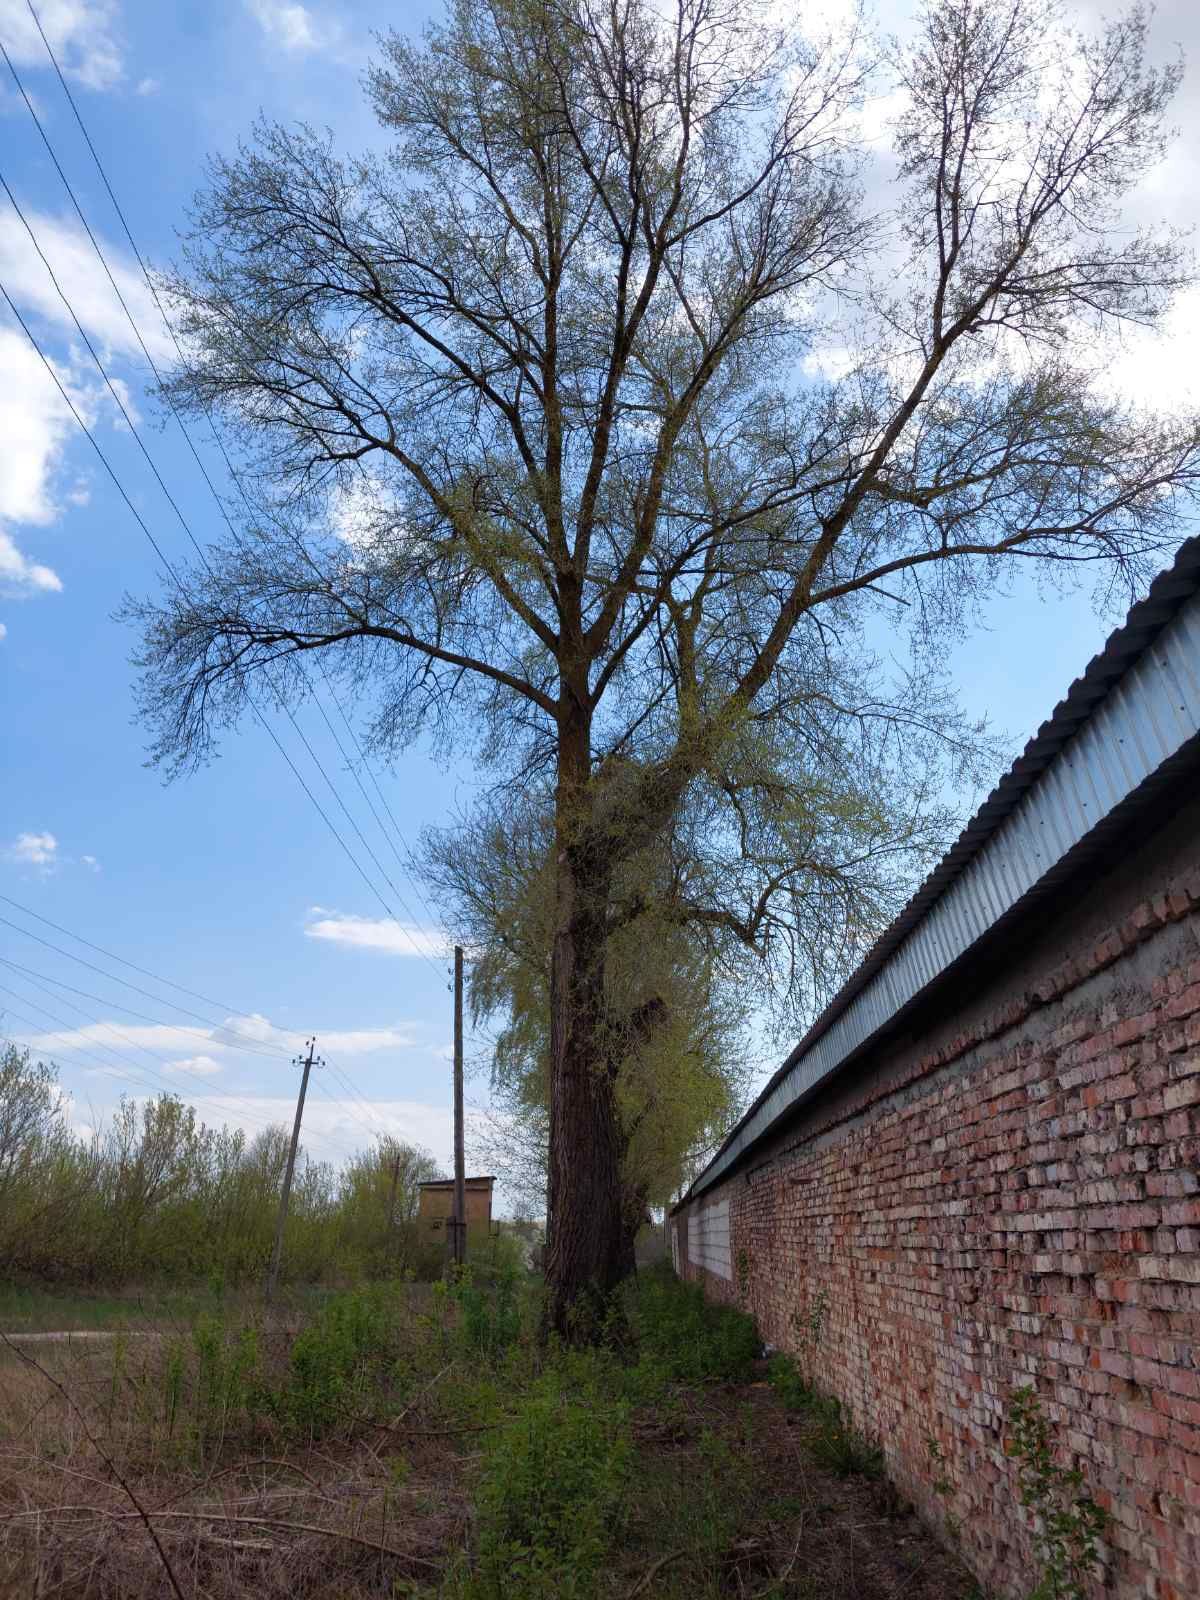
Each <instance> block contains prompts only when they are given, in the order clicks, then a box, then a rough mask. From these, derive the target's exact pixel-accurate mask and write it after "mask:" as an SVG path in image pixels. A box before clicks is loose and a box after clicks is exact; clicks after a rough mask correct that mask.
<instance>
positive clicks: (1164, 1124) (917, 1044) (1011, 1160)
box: [675, 805, 1200, 1600]
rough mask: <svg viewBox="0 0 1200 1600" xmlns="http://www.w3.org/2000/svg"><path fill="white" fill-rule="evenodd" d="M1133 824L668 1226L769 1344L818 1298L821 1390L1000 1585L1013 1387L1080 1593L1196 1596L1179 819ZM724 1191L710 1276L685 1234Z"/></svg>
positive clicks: (1196, 812) (1193, 854)
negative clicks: (1053, 1490) (1051, 1437)
mask: <svg viewBox="0 0 1200 1600" xmlns="http://www.w3.org/2000/svg"><path fill="white" fill-rule="evenodd" d="M1141 839H1142V841H1143V842H1142V843H1141V844H1140V846H1139V848H1138V849H1137V850H1136V851H1135V850H1132V849H1130V850H1129V851H1127V852H1126V854H1125V857H1124V859H1123V860H1122V861H1121V862H1120V864H1119V865H1118V866H1117V867H1116V868H1115V869H1114V870H1113V871H1111V872H1110V873H1109V874H1108V875H1107V876H1106V877H1104V878H1103V879H1100V880H1097V881H1093V883H1092V884H1091V885H1090V886H1089V887H1086V888H1085V889H1078V890H1076V891H1074V892H1071V893H1068V894H1064V895H1062V896H1061V897H1060V902H1059V903H1060V905H1062V904H1064V903H1065V904H1067V905H1069V910H1064V911H1062V912H1061V913H1060V914H1059V915H1058V916H1057V917H1056V918H1055V919H1054V920H1053V921H1051V920H1050V919H1049V917H1048V915H1047V913H1046V911H1045V909H1044V908H1043V911H1042V912H1041V913H1040V926H1039V927H1038V928H1037V929H1030V928H1026V929H1024V930H1023V931H1020V932H1019V933H1018V934H1017V935H1016V936H1015V937H1012V938H1010V940H1009V943H1008V946H1007V948H1006V949H1005V950H1003V951H1002V952H1001V953H1000V955H999V956H996V955H993V956H992V957H991V958H990V965H989V967H988V968H987V969H984V968H982V967H979V968H977V970H976V971H975V973H973V974H968V975H967V976H966V977H964V978H962V979H960V980H959V982H958V984H957V986H956V989H955V992H954V993H953V995H951V997H950V998H947V997H946V995H945V993H943V994H942V996H941V998H940V1000H938V1001H937V1003H936V1007H933V1008H930V1009H929V1010H928V1011H927V1014H926V1015H925V1016H924V1017H921V1018H917V1019H916V1020H915V1021H914V1022H913V1023H911V1024H910V1025H909V1028H908V1032H907V1036H906V1037H904V1038H902V1039H896V1040H893V1041H892V1042H890V1043H887V1044H884V1045H882V1046H880V1047H879V1048H877V1049H876V1050H875V1052H874V1053H873V1054H870V1055H868V1056H866V1057H865V1058H864V1059H863V1060H862V1061H860V1062H859V1063H857V1064H855V1065H853V1066H851V1067H850V1068H849V1069H847V1071H846V1072H845V1073H844V1074H842V1075H841V1077H840V1078H839V1079H838V1080H835V1082H834V1084H832V1085H831V1086H829V1088H828V1089H827V1090H826V1091H825V1092H824V1094H823V1095H822V1096H821V1097H820V1098H818V1099H815V1100H813V1101H812V1102H810V1104H809V1106H808V1107H806V1108H805V1109H804V1110H803V1111H801V1112H800V1113H799V1116H798V1119H797V1120H794V1121H793V1122H792V1123H791V1125H790V1126H789V1127H787V1128H786V1129H785V1130H784V1131H782V1132H780V1133H779V1134H778V1135H777V1136H773V1139H772V1141H771V1142H770V1143H768V1142H764V1143H763V1144H762V1145H760V1146H759V1147H757V1148H756V1149H754V1150H753V1151H751V1152H750V1154H749V1155H748V1157H747V1158H746V1160H745V1162H744V1163H743V1164H742V1166H741V1167H740V1168H739V1169H738V1170H736V1171H735V1172H734V1173H733V1174H732V1175H731V1176H730V1177H729V1178H728V1179H727V1180H726V1181H725V1182H723V1183H721V1184H720V1185H718V1186H716V1187H714V1188H713V1189H711V1190H709V1191H707V1192H705V1193H704V1194H702V1195H701V1196H700V1197H699V1199H698V1200H697V1201H695V1202H693V1203H692V1204H691V1205H690V1206H689V1207H688V1208H687V1209H686V1210H685V1211H682V1212H680V1213H679V1214H678V1216H677V1217H676V1218H675V1223H676V1226H677V1228H678V1233H677V1236H676V1237H677V1240H678V1248H679V1252H680V1255H681V1257H682V1256H684V1255H685V1253H686V1255H687V1257H688V1260H687V1265H686V1271H687V1273H688V1275H689V1276H691V1277H695V1278H699V1279H701V1280H702V1281H703V1282H704V1283H705V1286H706V1290H707V1292H708V1293H710V1294H711V1295H712V1296H713V1297H719V1298H723V1299H726V1300H730V1301H734V1302H737V1301H739V1300H740V1301H741V1302H742V1303H743V1304H745V1305H746V1306H747V1308H748V1309H749V1310H751V1311H752V1312H753V1313H754V1315H755V1317H756V1318H757V1320H758V1324H759V1327H760V1329H761V1331H762V1334H763V1337H764V1339H766V1340H767V1341H768V1342H769V1343H771V1344H773V1345H775V1346H777V1347H779V1348H782V1349H785V1350H792V1351H796V1350H797V1347H798V1334H799V1330H800V1329H801V1328H802V1327H803V1325H804V1323H805V1321H806V1319H808V1318H809V1317H810V1316H811V1314H812V1312H813V1311H814V1309H815V1308H817V1307H818V1305H821V1304H822V1303H823V1305H824V1313H823V1318H822V1336H821V1339H820V1343H819V1347H818V1349H817V1351H816V1356H815V1367H816V1374H817V1379H818V1382H819V1383H820V1384H821V1385H822V1386H823V1387H825V1388H826V1389H827V1390H828V1391H830V1392H832V1393H834V1394H836V1395H838V1397H839V1398H840V1399H841V1400H842V1401H843V1402H844V1403H845V1404H846V1405H847V1406H848V1408H849V1410H850V1411H851V1413H852V1415H853V1418H854V1421H855V1423H856V1425H857V1426H858V1427H859V1428H861V1429H862V1430H863V1431H865V1432H866V1433H868V1434H870V1435H871V1436H872V1437H874V1438H875V1439H877V1440H878V1442H879V1443H880V1444H881V1445H882V1447H883V1449H884V1451H885V1453H886V1456H887V1460H888V1463H889V1470H890V1473H891V1475H892V1477H893V1478H894V1480H895V1481H896V1482H897V1484H898V1485H899V1486H900V1487H901V1488H902V1489H903V1490H904V1492H906V1493H907V1494H908V1495H909V1496H910V1497H911V1498H912V1500H913V1501H914V1502H915V1503H916V1504H917V1506H918V1507H919V1509H920V1510H921V1511H922V1512H923V1513H924V1514H925V1515H926V1516H927V1517H928V1518H929V1519H931V1520H932V1521H935V1522H942V1523H944V1522H945V1521H946V1519H947V1515H949V1516H951V1517H953V1519H954V1520H955V1522H956V1524H957V1526H958V1528H959V1530H960V1531H959V1535H958V1538H959V1542H960V1545H961V1547H962V1548H963V1550H964V1554H965V1555H966V1556H967V1559H968V1560H969V1562H970V1563H971V1565H972V1567H973V1568H974V1570H975V1572H976V1574H977V1576H978V1577H979V1578H980V1579H981V1580H982V1581H983V1582H984V1583H985V1585H987V1586H988V1587H989V1588H990V1589H992V1590H994V1591H995V1592H996V1593H998V1594H1001V1595H1006V1596H1014V1597H1015V1596H1020V1595H1023V1594H1025V1593H1027V1592H1028V1590H1029V1588H1030V1587H1031V1585H1032V1582H1033V1580H1034V1577H1035V1569H1034V1567H1033V1564H1032V1560H1031V1556H1030V1541H1029V1535H1028V1529H1027V1526H1026V1524H1025V1521H1024V1513H1022V1512H1021V1510H1020V1508H1019V1505H1018V1502H1017V1498H1016V1492H1015V1475H1014V1471H1013V1468H1012V1464H1011V1463H1010V1462H1009V1461H1008V1460H1007V1459H1006V1457H1005V1454H1004V1449H1003V1442H1004V1437H1005V1425H1004V1416H1005V1412H1006V1409H1007V1406H1008V1403H1009V1398H1010V1396H1011V1394H1012V1391H1013V1389H1014V1388H1015V1387H1017V1386H1019V1385H1023V1384H1029V1383H1033V1384H1035V1385H1036V1386H1037V1389H1038V1392H1039V1394H1040V1395H1041V1397H1042V1400H1043V1404H1044V1406H1045V1409H1046V1412H1047V1415H1048V1416H1049V1417H1050V1418H1051V1420H1052V1422H1053V1425H1054V1428H1055V1432H1056V1436H1057V1438H1058V1439H1059V1440H1060V1441H1061V1445H1062V1449H1063V1453H1064V1457H1067V1456H1069V1457H1070V1458H1071V1459H1072V1461H1073V1462H1074V1463H1075V1464H1078V1465H1079V1466H1080V1467H1081V1468H1082V1469H1083V1472H1084V1474H1085V1477H1086V1479H1087V1482H1088V1485H1089V1487H1090V1489H1091V1491H1092V1493H1093V1494H1094V1495H1095V1497H1096V1499H1097V1500H1098V1501H1099V1502H1100V1503H1101V1504H1102V1505H1104V1506H1105V1507H1106V1509H1107V1510H1108V1511H1109V1512H1110V1514H1111V1517H1112V1519H1113V1520H1112V1523H1111V1527H1110V1531H1109V1535H1108V1539H1107V1545H1108V1549H1107V1555H1106V1560H1107V1563H1108V1566H1107V1573H1106V1587H1105V1588H1104V1591H1103V1592H1104V1593H1106V1594H1112V1595H1115V1596H1118V1597H1132V1596H1135V1595H1136V1596H1154V1597H1156V1600H1184V1597H1185V1596H1186V1597H1190V1600H1194V1597H1195V1596H1196V1595H1197V1594H1200V870H1198V867H1200V808H1198V807H1197V806H1195V805H1190V806H1188V807H1187V808H1186V809H1183V810H1181V811H1178V812H1177V813H1176V814H1175V816H1174V817H1173V818H1171V819H1170V820H1168V821H1167V822H1166V823H1164V824H1161V825H1160V826H1159V827H1158V828H1157V829H1156V830H1154V831H1153V832H1152V833H1150V835H1149V836H1147V831H1146V830H1145V829H1143V830H1142V831H1141ZM720 1202H727V1203H728V1214H729V1226H730V1238H729V1249H730V1252H731V1258H732V1264H733V1268H734V1270H733V1273H732V1276H731V1277H728V1276H725V1275H724V1274H723V1273H713V1272H712V1271H710V1270H707V1268H706V1267H705V1266H704V1265H702V1264H699V1262H698V1256H699V1258H700V1260H701V1261H702V1259H703V1252H697V1251H696V1250H694V1249H692V1248H691V1247H689V1245H688V1239H689V1227H690V1226H693V1219H694V1218H695V1217H696V1216H697V1214H698V1213H699V1211H700V1208H701V1206H704V1207H706V1208H711V1207H712V1206H713V1205H714V1204H718V1203H720ZM692 1236H693V1237H695V1236H696V1235H695V1233H694V1232H693V1235H692ZM930 1439H933V1440H935V1441H936V1443H937V1446H938V1448H939V1449H940V1451H941V1453H942V1455H943V1457H944V1461H945V1464H944V1466H939V1467H938V1468H936V1469H935V1468H934V1466H933V1458H932V1454H931V1449H930V1443H929V1441H930ZM942 1472H945V1474H946V1475H947V1476H948V1478H949V1480H950V1482H951V1485H952V1494H951V1495H950V1497H949V1498H948V1500H946V1501H943V1500H942V1499H941V1498H940V1497H939V1496H938V1495H937V1494H936V1493H935V1492H934V1490H933V1488H932V1482H933V1480H934V1479H935V1478H937V1477H938V1476H939V1475H940V1474H941V1473H942Z"/></svg>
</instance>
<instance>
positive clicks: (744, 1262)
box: [737, 1249, 750, 1300]
mask: <svg viewBox="0 0 1200 1600" xmlns="http://www.w3.org/2000/svg"><path fill="white" fill-rule="evenodd" d="M737 1286H738V1299H739V1300H746V1299H747V1298H748V1297H749V1294H750V1252H749V1251H748V1250H745V1249H742V1250H739V1251H738V1253H737Z"/></svg>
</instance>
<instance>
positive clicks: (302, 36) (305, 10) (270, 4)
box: [246, 0, 342, 55]
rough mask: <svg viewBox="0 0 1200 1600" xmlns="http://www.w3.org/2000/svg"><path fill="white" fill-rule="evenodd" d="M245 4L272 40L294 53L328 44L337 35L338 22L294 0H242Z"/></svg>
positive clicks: (306, 51) (318, 48) (302, 52)
mask: <svg viewBox="0 0 1200 1600" xmlns="http://www.w3.org/2000/svg"><path fill="white" fill-rule="evenodd" d="M246 8H247V10H248V11H249V12H250V15H251V16H252V17H253V18H254V20H255V21H256V22H257V23H258V25H259V27H260V28H261V29H262V31H263V32H264V33H265V34H266V36H267V38H268V40H269V41H270V42H271V43H272V44H274V45H277V46H278V47H279V48H280V49H281V50H286V51H288V52H290V53H293V54H296V55H304V54H307V53H308V52H309V51H312V50H321V49H325V48H328V47H329V46H330V45H332V44H334V43H336V41H337V40H338V39H339V38H340V37H341V33H342V29H341V24H340V23H338V22H336V21H334V20H333V19H332V18H329V17H323V16H318V15H317V14H316V13H315V12H313V11H311V10H310V9H309V7H308V6H302V5H299V4H297V3H296V0H246Z"/></svg>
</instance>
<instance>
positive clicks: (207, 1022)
mask: <svg viewBox="0 0 1200 1600" xmlns="http://www.w3.org/2000/svg"><path fill="white" fill-rule="evenodd" d="M4 898H7V896H5V897H4ZM0 924H2V925H3V926H4V927H6V928H12V930H13V931H14V932H15V933H19V934H21V936H22V937H23V938H26V939H32V940H33V941H34V943H35V944H40V945H42V946H44V948H45V949H47V950H53V951H54V953H55V955H59V956H65V957H66V959H67V960H68V961H75V962H77V963H78V964H79V965H80V966H81V967H86V968H87V969H88V971H89V972H95V973H96V974H98V976H100V977H101V978H107V979H108V980H109V982H110V983H120V984H123V985H124V987H125V988H126V989H132V990H133V992H134V994H140V995H142V996H143V997H144V998H145V999H147V1000H153V1001H154V1003H155V1004H156V1005H160V1006H167V1007H169V1008H170V1009H171V1010H172V1011H178V1012H179V1013H180V1015H181V1016H185V1017H191V1018H192V1020H193V1021H195V1022H202V1023H203V1024H204V1026H205V1027H206V1028H220V1029H222V1030H223V1031H224V1032H226V1033H229V1034H232V1035H233V1037H234V1038H236V1039H239V1040H245V1039H247V1035H245V1034H242V1033H239V1032H238V1030H237V1029H236V1028H231V1027H230V1026H229V1025H228V1023H226V1022H225V1021H221V1022H214V1021H213V1020H212V1018H211V1017H203V1016H201V1015H200V1013H199V1012H198V1011H191V1010H189V1009H188V1007H187V1006H181V1005H179V1004H178V1003H177V1002H176V1001H174V1000H167V999H165V998H163V996H161V995H157V994H152V993H151V992H150V990H149V989H143V988H141V987H140V986H139V985H138V984H136V983H130V981H129V979H128V978H120V977H118V976H117V974H116V973H114V972H105V970H104V968H103V967H98V966H97V965H96V964H95V962H94V961H85V960H84V959H83V957H82V956H77V955H72V953H71V952H70V951H69V950H64V949H63V948H62V946H61V945H57V944H55V943H54V942H53V941H52V940H50V939H43V938H42V936H41V934H40V933H31V932H30V931H29V929H28V928H22V927H21V926H20V924H19V923H16V922H12V921H10V920H9V918H8V917H0ZM50 981H51V982H55V981H57V980H55V979H51V980H50ZM62 987H64V988H66V987H68V986H67V985H66V984H64V985H63V986H62ZM76 993H79V994H82V993H83V991H82V990H77V991H76ZM89 998H91V999H93V1000H100V1003H101V1005H116V1006H117V1010H118V1011H130V1008H129V1007H128V1006H121V1005H118V1004H117V1002H116V1001H115V1000H105V999H102V998H101V997H100V996H99V995H92V996H90V997H89ZM130 1015H131V1016H141V1015H142V1014H141V1013H140V1012H137V1011H130ZM143 1020H148V1021H151V1022H154V1023H155V1025H156V1026H162V1027H172V1028H175V1027H177V1028H179V1029H180V1031H181V1032H188V1033H195V1032H196V1031H197V1030H196V1029H195V1028H190V1029H189V1028H185V1027H184V1026H183V1024H181V1023H175V1022H172V1023H162V1022H160V1021H158V1019H155V1018H153V1017H151V1018H148V1019H147V1018H143ZM264 1042H265V1041H261V1040H254V1041H252V1042H247V1043H244V1044H242V1046H241V1048H242V1049H243V1050H246V1051H248V1052H249V1053H250V1054H252V1055H259V1056H267V1055H269V1056H272V1057H277V1056H280V1055H283V1056H286V1055H287V1051H286V1050H284V1049H283V1048H282V1047H281V1046H274V1047H273V1048H271V1049H270V1050H264V1049H262V1047H261V1046H262V1044H263V1043H264Z"/></svg>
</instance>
